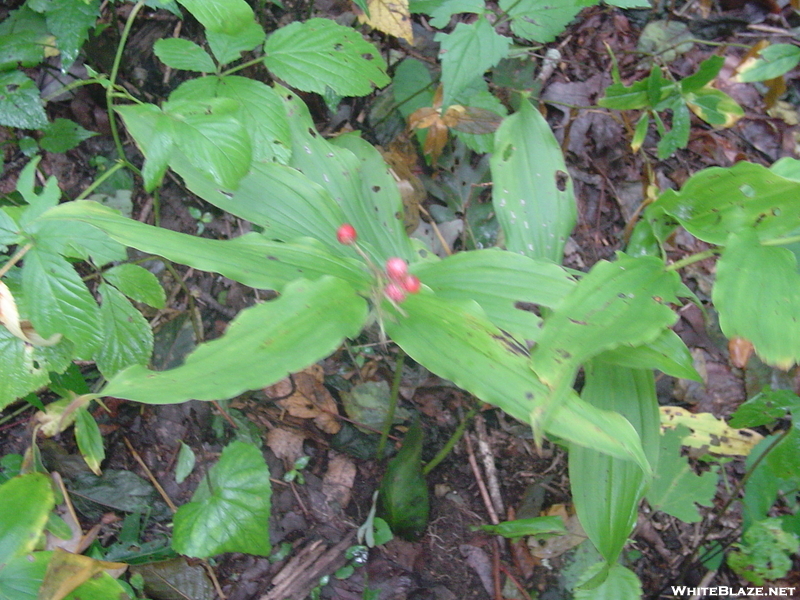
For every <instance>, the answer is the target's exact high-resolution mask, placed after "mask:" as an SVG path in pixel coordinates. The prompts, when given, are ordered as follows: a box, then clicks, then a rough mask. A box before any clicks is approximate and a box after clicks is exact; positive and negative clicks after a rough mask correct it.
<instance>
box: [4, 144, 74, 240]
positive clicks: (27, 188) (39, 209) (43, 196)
mask: <svg viewBox="0 0 800 600" xmlns="http://www.w3.org/2000/svg"><path fill="white" fill-rule="evenodd" d="M39 160H40V157H39V156H37V157H35V158H33V159H32V160H31V161H30V162H29V163H28V164H27V165H25V168H24V169H22V172H21V173H20V174H19V178H18V179H17V191H18V192H19V193H20V195H21V196H22V198H23V199H24V200H25V202H27V203H28V207H27V208H26V209H25V210H24V211H23V212H22V214H21V215H20V217H19V219H18V221H19V225H20V226H21V227H25V226H26V225H27V224H28V223H30V222H31V221H33V220H34V219H36V218H37V217H38V216H39V215H41V214H42V213H44V212H45V211H47V210H48V209H50V208H52V207H54V206H55V205H56V204H58V200H59V198H60V197H61V191H60V190H59V189H58V181H57V180H56V178H55V177H48V178H47V183H46V184H45V186H44V188H42V189H41V191H40V192H39V193H38V194H37V193H36V187H35V186H36V167H37V166H38V165H39ZM9 208H10V207H9Z"/></svg>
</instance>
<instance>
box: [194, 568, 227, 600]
mask: <svg viewBox="0 0 800 600" xmlns="http://www.w3.org/2000/svg"><path fill="white" fill-rule="evenodd" d="M200 562H201V564H202V565H203V568H204V569H205V570H206V573H207V574H208V577H209V578H210V579H211V583H212V584H214V590H215V591H216V592H217V595H218V596H219V597H220V599H221V600H225V598H227V596H226V595H225V593H224V592H223V591H222V586H221V585H220V584H219V579H217V574H216V573H214V569H213V568H212V567H211V565H210V564H209V562H208V561H207V560H206V559H205V558H203V559H201V560H200Z"/></svg>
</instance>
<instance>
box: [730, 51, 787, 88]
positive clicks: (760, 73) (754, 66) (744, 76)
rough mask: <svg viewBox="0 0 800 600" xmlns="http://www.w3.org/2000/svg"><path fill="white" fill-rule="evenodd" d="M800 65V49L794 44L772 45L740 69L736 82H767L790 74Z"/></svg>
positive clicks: (747, 61)
mask: <svg viewBox="0 0 800 600" xmlns="http://www.w3.org/2000/svg"><path fill="white" fill-rule="evenodd" d="M798 63H800V48H798V47H797V46H795V45H794V44H772V45H771V46H767V47H766V48H764V49H763V50H762V51H761V52H759V54H758V57H751V58H749V59H747V60H746V61H745V63H744V64H743V65H742V66H740V67H739V69H738V71H739V74H738V75H736V77H735V78H734V79H735V80H736V81H742V82H750V81H766V80H767V79H774V78H775V77H780V76H781V75H783V74H784V73H788V72H789V71H791V70H792V69H794V68H795V67H796V66H797V65H798Z"/></svg>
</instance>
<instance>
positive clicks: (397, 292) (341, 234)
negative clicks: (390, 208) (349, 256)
mask: <svg viewBox="0 0 800 600" xmlns="http://www.w3.org/2000/svg"><path fill="white" fill-rule="evenodd" d="M336 239H337V240H339V243H340V244H344V245H345V246H352V245H354V244H355V243H356V240H357V239H358V233H356V228H355V227H353V226H352V225H350V223H345V224H343V225H341V226H340V227H339V229H337V230H336ZM386 275H387V276H388V277H389V283H387V284H386V286H385V287H384V288H383V293H384V294H385V295H386V297H387V298H388V299H389V300H391V301H392V302H396V303H398V304H399V303H400V302H402V301H403V300H405V298H406V293H408V294H416V293H417V292H419V290H420V288H421V287H422V284H421V283H420V281H419V278H418V277H416V276H415V275H412V274H411V273H409V272H408V263H406V261H405V260H403V259H402V258H398V257H396V256H395V257H392V258H390V259H388V260H387V261H386Z"/></svg>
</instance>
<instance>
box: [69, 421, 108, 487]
mask: <svg viewBox="0 0 800 600" xmlns="http://www.w3.org/2000/svg"><path fill="white" fill-rule="evenodd" d="M75 441H77V442H78V449H79V450H80V451H81V456H83V460H85V461H86V464H87V465H89V468H90V469H91V470H92V471H93V472H94V473H95V474H96V475H99V474H100V463H102V462H103V460H104V459H105V457H106V451H105V449H104V448H103V437H102V435H101V434H100V428H99V427H98V426H97V422H96V421H95V420H94V417H93V416H92V415H91V413H90V412H89V411H88V410H86V407H85V406H81V407H80V408H78V410H76V411H75Z"/></svg>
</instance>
